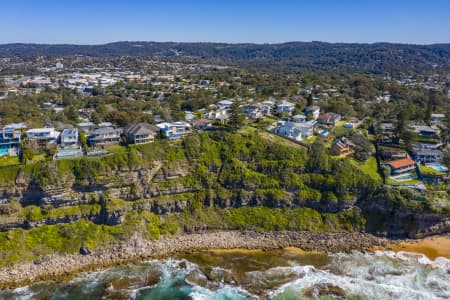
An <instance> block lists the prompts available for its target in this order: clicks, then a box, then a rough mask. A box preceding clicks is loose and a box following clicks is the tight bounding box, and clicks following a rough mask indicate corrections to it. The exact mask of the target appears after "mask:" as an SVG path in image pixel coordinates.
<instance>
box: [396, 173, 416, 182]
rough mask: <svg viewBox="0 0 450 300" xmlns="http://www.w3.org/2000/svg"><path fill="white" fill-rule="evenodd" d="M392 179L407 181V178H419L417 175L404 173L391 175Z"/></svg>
mask: <svg viewBox="0 0 450 300" xmlns="http://www.w3.org/2000/svg"><path fill="white" fill-rule="evenodd" d="M391 179H393V180H395V181H407V180H414V179H417V176H415V175H413V174H404V175H398V176H394V177H391Z"/></svg>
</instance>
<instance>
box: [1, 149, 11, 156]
mask: <svg viewBox="0 0 450 300" xmlns="http://www.w3.org/2000/svg"><path fill="white" fill-rule="evenodd" d="M8 154H9V150H8V149H0V156H3V155H8Z"/></svg>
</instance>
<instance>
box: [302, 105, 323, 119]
mask: <svg viewBox="0 0 450 300" xmlns="http://www.w3.org/2000/svg"><path fill="white" fill-rule="evenodd" d="M303 111H304V112H305V115H307V116H311V118H312V119H313V120H317V118H319V115H320V107H319V106H317V105H313V106H308V107H307V108H305V109H304V110H303Z"/></svg>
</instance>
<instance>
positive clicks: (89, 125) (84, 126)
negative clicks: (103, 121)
mask: <svg viewBox="0 0 450 300" xmlns="http://www.w3.org/2000/svg"><path fill="white" fill-rule="evenodd" d="M77 125H78V128H80V130H82V131H84V132H85V133H88V132H90V131H91V130H92V129H94V127H95V124H94V123H92V122H83V123H78V124H77Z"/></svg>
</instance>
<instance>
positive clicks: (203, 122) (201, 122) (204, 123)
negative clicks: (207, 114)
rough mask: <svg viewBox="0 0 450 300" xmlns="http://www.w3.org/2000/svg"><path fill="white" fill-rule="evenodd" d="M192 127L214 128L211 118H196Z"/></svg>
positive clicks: (199, 128) (198, 128) (201, 128)
mask: <svg viewBox="0 0 450 300" xmlns="http://www.w3.org/2000/svg"><path fill="white" fill-rule="evenodd" d="M192 127H194V128H195V129H197V130H207V129H210V128H212V127H213V126H212V123H211V121H210V120H207V119H196V120H194V121H192Z"/></svg>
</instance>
